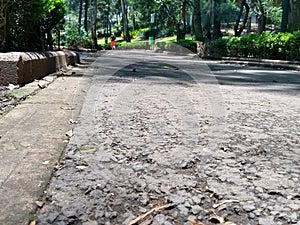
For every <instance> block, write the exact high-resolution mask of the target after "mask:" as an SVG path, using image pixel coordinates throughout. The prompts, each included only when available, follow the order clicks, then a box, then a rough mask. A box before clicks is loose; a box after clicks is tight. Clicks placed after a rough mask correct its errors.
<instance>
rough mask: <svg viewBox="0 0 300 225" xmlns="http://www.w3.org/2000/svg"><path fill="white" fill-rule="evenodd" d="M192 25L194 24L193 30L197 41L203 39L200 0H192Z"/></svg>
mask: <svg viewBox="0 0 300 225" xmlns="http://www.w3.org/2000/svg"><path fill="white" fill-rule="evenodd" d="M193 25H194V31H195V39H196V40H197V41H203V32H202V24H201V5H200V0H194V4H193Z"/></svg>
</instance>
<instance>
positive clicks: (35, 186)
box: [0, 59, 95, 225]
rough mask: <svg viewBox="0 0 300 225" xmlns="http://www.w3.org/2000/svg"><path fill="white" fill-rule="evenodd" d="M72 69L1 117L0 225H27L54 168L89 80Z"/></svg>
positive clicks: (85, 70) (86, 70) (82, 72)
mask: <svg viewBox="0 0 300 225" xmlns="http://www.w3.org/2000/svg"><path fill="white" fill-rule="evenodd" d="M94 60H95V59H94ZM72 71H76V74H74V73H72V72H69V73H68V74H69V75H68V76H67V77H65V76H61V77H58V78H57V79H56V80H55V81H53V83H52V84H51V85H49V86H48V87H47V88H45V89H42V90H39V91H38V92H37V93H36V94H35V95H34V96H30V97H28V98H27V99H26V100H25V101H23V102H22V103H21V104H19V105H17V106H16V107H15V108H14V109H12V110H11V111H10V112H9V113H7V114H6V115H4V116H2V117H0V162H1V166H0V224H3V225H16V224H18V225H23V224H24V225H27V224H28V223H29V222H30V221H29V219H30V217H33V214H34V212H35V208H36V206H37V205H38V204H39V202H36V201H37V200H38V199H39V198H41V196H42V195H43V191H44V189H45V187H46V186H47V185H48V181H49V179H50V178H51V175H52V173H53V171H54V170H55V169H56V166H57V163H58V162H59V159H60V157H61V155H62V154H63V150H64V148H65V146H66V144H67V142H68V137H67V136H66V132H68V131H69V130H71V129H72V124H71V123H70V120H71V119H72V120H73V121H75V120H76V118H77V116H78V114H79V112H80V110H81V106H82V103H83V101H84V97H85V94H86V92H87V90H88V89H89V85H90V83H91V80H92V72H93V71H92V67H89V68H80V67H75V68H74V69H73V70H72ZM89 75H90V76H89ZM25 89H26V88H25ZM31 92H35V90H34V88H33V89H31ZM18 93H20V91H19V92H18ZM24 94H25V95H28V93H27V92H26V91H25V92H24Z"/></svg>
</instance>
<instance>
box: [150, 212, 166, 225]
mask: <svg viewBox="0 0 300 225" xmlns="http://www.w3.org/2000/svg"><path fill="white" fill-rule="evenodd" d="M153 220H154V221H156V222H157V223H158V224H164V223H165V222H166V217H165V216H164V215H162V214H157V215H156V216H155V217H154V219H153Z"/></svg>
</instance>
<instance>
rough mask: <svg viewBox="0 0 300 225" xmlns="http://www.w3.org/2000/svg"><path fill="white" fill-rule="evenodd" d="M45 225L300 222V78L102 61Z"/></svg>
mask: <svg viewBox="0 0 300 225" xmlns="http://www.w3.org/2000/svg"><path fill="white" fill-rule="evenodd" d="M98 61H99V64H98V65H99V66H98V69H97V70H95V72H94V82H93V85H92V87H91V88H90V90H89V92H88V94H87V97H86V102H85V104H84V106H83V109H82V112H81V116H80V118H79V120H78V125H77V127H76V128H75V130H74V132H73V133H74V135H73V137H72V138H71V140H70V142H69V144H68V147H67V149H66V153H65V157H64V159H63V161H62V162H61V167H60V169H59V170H58V171H57V172H56V173H55V175H54V177H53V179H52V181H51V183H50V185H49V189H48V191H47V195H46V196H45V204H44V205H43V206H42V207H41V208H40V210H39V212H38V214H37V224H41V225H44V224H57V225H67V224H83V225H96V224H105V225H109V224H127V225H128V224H130V225H134V224H144V225H146V224H155V225H156V224H164V225H171V224H175V225H179V224H184V225H203V224H204V225H209V224H226V225H234V224H237V225H257V224H259V225H272V224H276V225H277V224H278V225H285V224H297V225H299V224H300V222H299V221H300V185H299V183H300V154H299V149H300V143H299V140H300V119H299V115H300V98H299V97H300V88H299V85H300V74H299V72H294V71H284V70H274V69H262V68H256V67H244V66H233V65H222V64H218V63H216V62H209V61H201V60H197V59H194V58H192V57H190V56H175V55H167V54H162V53H161V54H155V53H151V52H142V51H131V52H129V53H128V52H123V51H112V52H109V53H107V54H104V55H103V56H102V57H100V58H99V59H98Z"/></svg>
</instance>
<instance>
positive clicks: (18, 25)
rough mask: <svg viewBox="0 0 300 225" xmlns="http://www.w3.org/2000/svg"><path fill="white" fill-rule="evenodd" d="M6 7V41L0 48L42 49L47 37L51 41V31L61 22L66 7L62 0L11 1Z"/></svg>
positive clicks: (8, 49) (9, 49)
mask: <svg viewBox="0 0 300 225" xmlns="http://www.w3.org/2000/svg"><path fill="white" fill-rule="evenodd" d="M1 4H3V3H1ZM1 6H2V5H1ZM6 10H7V17H5V23H6V29H5V33H4V34H3V36H5V37H6V41H5V43H4V45H3V46H1V47H2V48H3V49H0V50H2V51H11V50H19V51H41V50H44V49H45V45H46V42H45V37H46V36H47V38H48V39H49V40H50V43H52V42H51V40H52V37H51V35H52V34H51V32H52V30H53V29H54V28H55V26H57V25H58V24H59V23H61V22H62V19H63V17H64V14H65V12H66V7H65V2H64V0H26V1H22V0H14V1H11V2H10V3H9V6H8V7H7V8H6ZM46 33H47V35H46ZM48 44H49V43H48Z"/></svg>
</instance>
